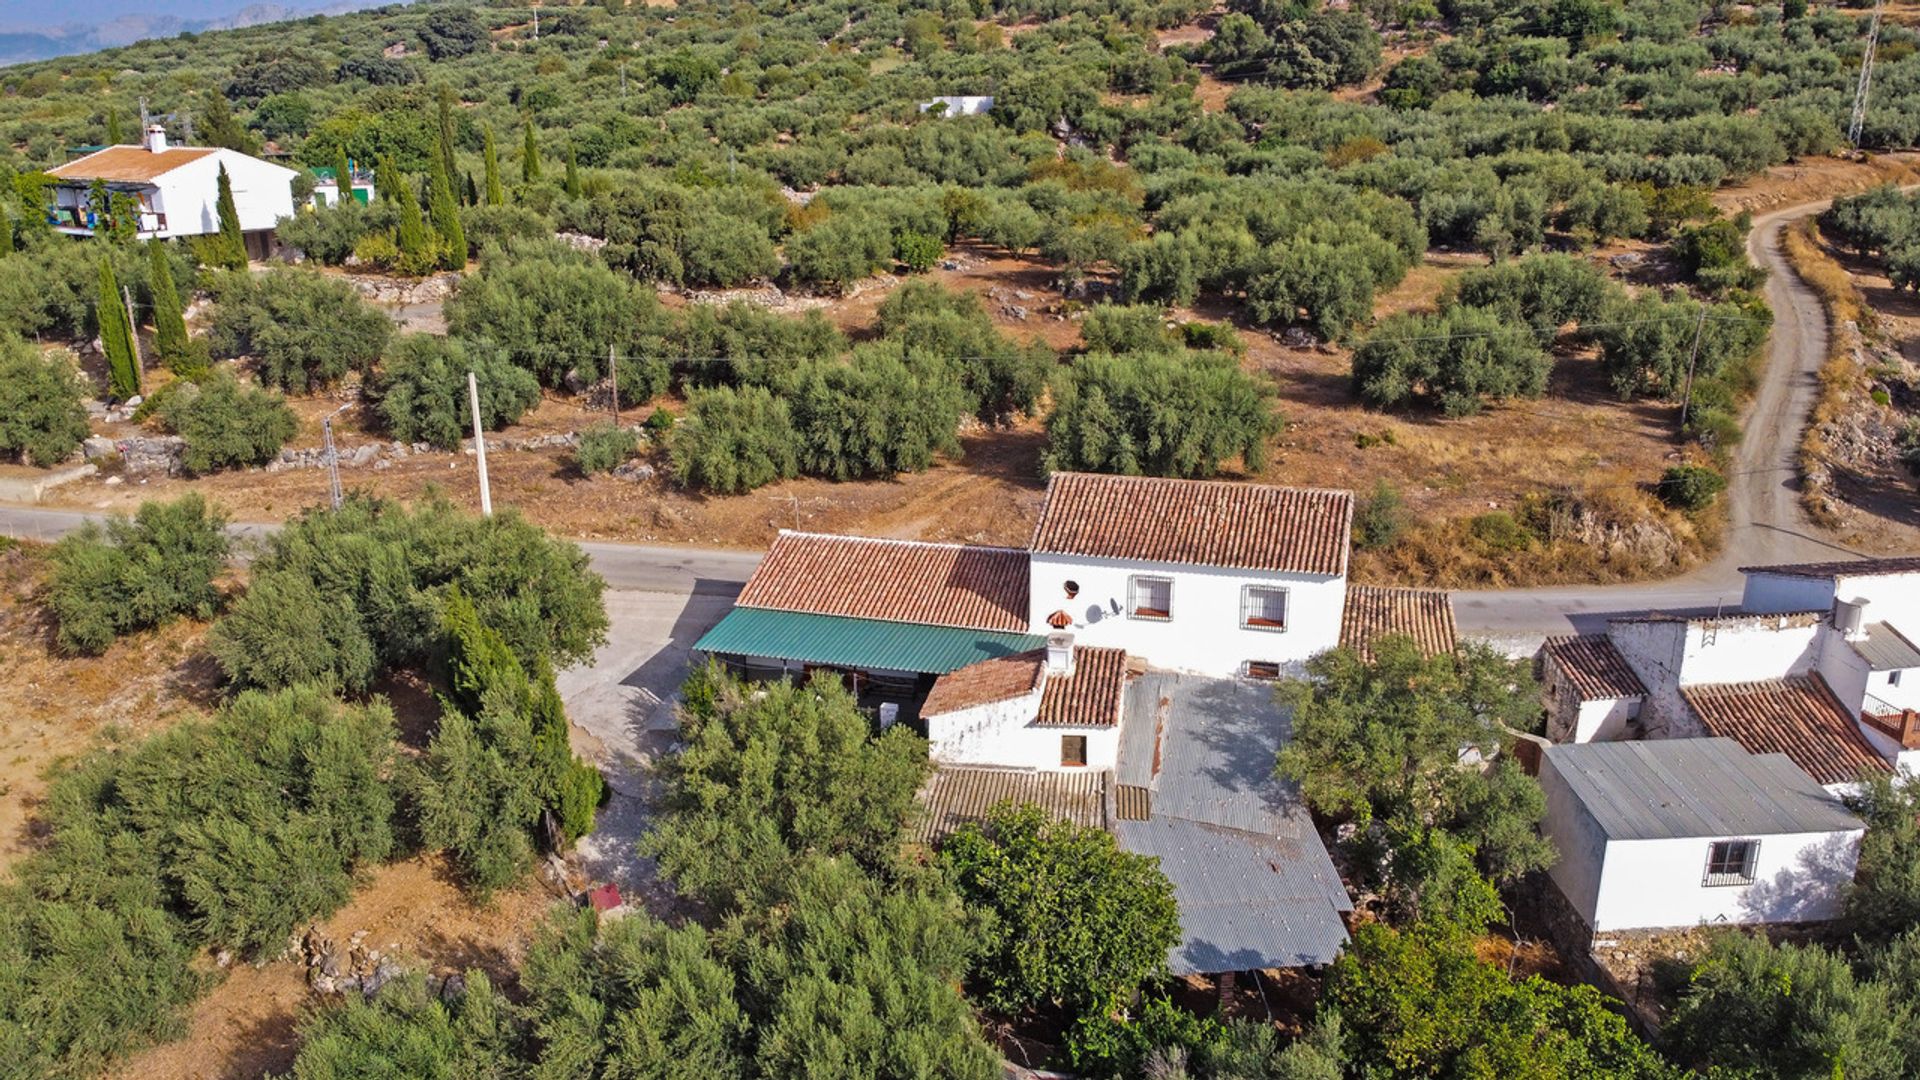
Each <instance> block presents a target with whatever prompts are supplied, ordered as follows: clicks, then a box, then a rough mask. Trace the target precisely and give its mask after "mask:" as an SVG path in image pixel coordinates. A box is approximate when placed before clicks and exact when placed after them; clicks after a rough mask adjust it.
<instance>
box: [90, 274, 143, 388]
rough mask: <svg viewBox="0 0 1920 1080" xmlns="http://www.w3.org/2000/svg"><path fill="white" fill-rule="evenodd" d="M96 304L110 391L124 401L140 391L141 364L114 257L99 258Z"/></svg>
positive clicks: (101, 345)
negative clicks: (134, 351)
mask: <svg viewBox="0 0 1920 1080" xmlns="http://www.w3.org/2000/svg"><path fill="white" fill-rule="evenodd" d="M98 295H99V298H98V300H96V301H95V305H94V319H95V320H96V321H97V322H98V323H99V325H100V351H101V352H103V353H105V354H106V357H107V392H108V393H109V394H111V395H113V396H114V397H116V398H118V399H120V400H122V401H125V400H126V399H128V398H130V397H133V396H134V395H136V394H138V393H140V365H139V362H138V361H137V360H135V359H134V355H133V349H134V340H133V335H134V334H135V333H137V332H138V331H136V330H135V328H134V326H133V323H132V322H131V321H129V320H128V318H127V308H126V300H125V298H124V297H122V296H121V295H120V282H119V279H118V278H116V277H115V276H114V273H113V260H112V259H111V258H108V257H106V256H102V257H101V259H100V291H99V294H98Z"/></svg>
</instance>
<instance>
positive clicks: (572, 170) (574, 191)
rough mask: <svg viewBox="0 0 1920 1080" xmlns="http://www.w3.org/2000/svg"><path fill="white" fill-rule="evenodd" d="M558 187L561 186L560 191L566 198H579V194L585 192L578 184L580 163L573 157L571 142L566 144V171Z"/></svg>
mask: <svg viewBox="0 0 1920 1080" xmlns="http://www.w3.org/2000/svg"><path fill="white" fill-rule="evenodd" d="M560 186H561V190H563V191H565V192H566V193H567V195H568V196H570V197H571V198H575V199H577V198H579V197H580V196H581V194H582V193H583V192H584V191H585V189H584V188H583V187H581V184H580V162H579V160H578V159H577V158H576V157H575V156H574V152H573V143H572V142H571V141H569V142H568V143H567V170H566V174H565V177H564V179H562V181H561V185H560Z"/></svg>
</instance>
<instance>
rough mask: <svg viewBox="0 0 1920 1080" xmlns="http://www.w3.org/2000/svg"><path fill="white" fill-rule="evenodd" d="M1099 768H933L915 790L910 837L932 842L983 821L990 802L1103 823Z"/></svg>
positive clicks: (1085, 822)
mask: <svg viewBox="0 0 1920 1080" xmlns="http://www.w3.org/2000/svg"><path fill="white" fill-rule="evenodd" d="M1108 775H1109V774H1108V773H1107V772H1105V771H1104V770H1095V769H1077V770H1072V771H1062V772H1053V771H1051V770H1049V771H1045V772H1030V771H1027V770H1023V769H968V768H955V767H951V766H949V767H945V768H941V769H936V770H935V771H934V774H933V775H932V776H931V777H929V778H928V779H927V782H926V784H925V786H923V787H922V788H921V789H920V804H921V806H922V807H923V808H924V809H925V811H926V812H925V813H924V814H922V815H921V818H920V823H919V828H918V829H917V830H916V831H915V832H916V838H917V839H918V840H920V841H921V842H922V843H928V844H932V843H937V842H939V841H940V840H943V839H945V838H946V837H947V836H949V835H951V834H952V833H953V832H954V831H955V830H957V829H959V828H960V826H962V825H965V824H967V823H968V822H973V821H984V820H986V816H987V811H988V810H991V809H993V807H994V805H995V804H996V803H1001V802H1015V803H1031V804H1033V805H1034V806H1038V807H1039V808H1040V809H1042V810H1044V811H1046V812H1047V814H1048V815H1049V816H1051V817H1054V818H1058V819H1060V820H1062V821H1071V822H1073V823H1074V824H1075V825H1080V826H1084V827H1087V828H1095V829H1104V828H1106V825H1107V811H1106V783H1107V777H1108Z"/></svg>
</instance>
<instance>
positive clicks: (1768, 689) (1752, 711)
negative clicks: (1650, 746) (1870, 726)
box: [1680, 675, 1887, 784]
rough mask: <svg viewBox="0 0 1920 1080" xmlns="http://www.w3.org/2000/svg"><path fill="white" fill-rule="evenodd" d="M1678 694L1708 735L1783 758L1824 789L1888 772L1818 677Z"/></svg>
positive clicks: (1684, 690)
mask: <svg viewBox="0 0 1920 1080" xmlns="http://www.w3.org/2000/svg"><path fill="white" fill-rule="evenodd" d="M1680 694H1681V696H1682V697H1684V698H1685V699H1686V702H1687V705H1688V706H1689V707H1690V708H1692V709H1693V711H1694V713H1695V714H1697V715H1698V716H1699V717H1700V722H1701V723H1702V724H1704V725H1706V728H1707V732H1708V733H1709V734H1712V735H1724V736H1726V737H1727V738H1730V739H1732V740H1734V741H1735V742H1737V743H1739V744H1740V745H1741V746H1744V747H1746V748H1747V749H1748V750H1749V751H1751V752H1753V753H1756V754H1775V753H1778V754H1785V755H1787V756H1788V757H1790V758H1792V759H1793V763H1794V764H1795V765H1798V766H1800V768H1801V769H1802V770H1804V771H1805V772H1806V774H1807V775H1808V776H1811V777H1813V778H1814V779H1815V780H1817V781H1819V782H1820V783H1822V784H1844V783H1848V782H1850V781H1853V780H1857V779H1859V777H1860V774H1861V773H1863V772H1874V771H1877V772H1885V771H1886V770H1887V763H1886V761H1885V759H1883V758H1881V756H1880V755H1879V754H1877V753H1875V752H1874V749H1873V746H1872V744H1870V743H1868V742H1867V737H1866V736H1865V735H1863V734H1861V732H1860V727H1859V725H1858V724H1856V723H1854V720H1853V717H1851V716H1849V715H1848V714H1847V710H1846V709H1845V708H1844V707H1842V706H1841V704H1840V700H1839V699H1838V698H1836V697H1834V696H1833V691H1832V690H1830V689H1828V688H1827V684H1826V682H1825V681H1824V680H1823V679H1821V678H1820V676H1818V675H1813V676H1805V675H1801V676H1793V677H1789V678H1785V679H1772V680H1769V681H1766V682H1747V683H1724V684H1718V685H1708V686H1683V687H1681V688H1680Z"/></svg>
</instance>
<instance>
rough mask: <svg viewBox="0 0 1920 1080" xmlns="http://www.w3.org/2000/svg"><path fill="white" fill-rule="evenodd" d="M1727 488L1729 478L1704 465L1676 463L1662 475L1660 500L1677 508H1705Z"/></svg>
mask: <svg viewBox="0 0 1920 1080" xmlns="http://www.w3.org/2000/svg"><path fill="white" fill-rule="evenodd" d="M1726 489H1727V478H1726V477H1724V476H1721V475H1720V474H1719V473H1717V472H1715V471H1714V470H1712V469H1709V468H1707V467H1706V466H1704V465H1675V466H1673V467H1671V468H1669V469H1668V470H1667V471H1666V472H1665V473H1663V474H1661V476H1660V485H1659V492H1660V501H1661V502H1664V503H1666V504H1667V505H1668V506H1671V507H1673V508H1674V509H1676V510H1705V509H1706V508H1707V507H1708V506H1711V505H1712V504H1713V500H1714V499H1715V497H1717V496H1718V495H1719V494H1720V493H1721V492H1722V491H1725V490H1726Z"/></svg>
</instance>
